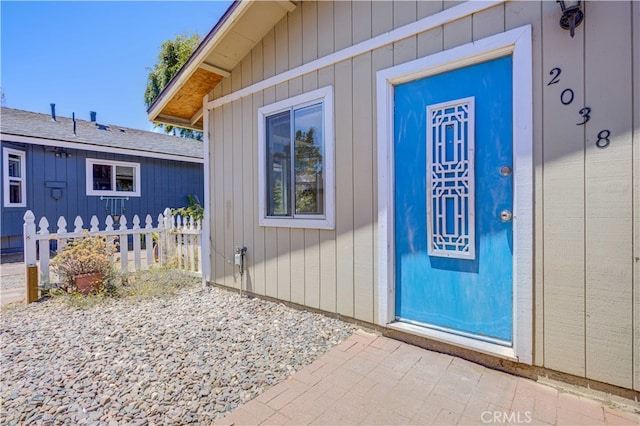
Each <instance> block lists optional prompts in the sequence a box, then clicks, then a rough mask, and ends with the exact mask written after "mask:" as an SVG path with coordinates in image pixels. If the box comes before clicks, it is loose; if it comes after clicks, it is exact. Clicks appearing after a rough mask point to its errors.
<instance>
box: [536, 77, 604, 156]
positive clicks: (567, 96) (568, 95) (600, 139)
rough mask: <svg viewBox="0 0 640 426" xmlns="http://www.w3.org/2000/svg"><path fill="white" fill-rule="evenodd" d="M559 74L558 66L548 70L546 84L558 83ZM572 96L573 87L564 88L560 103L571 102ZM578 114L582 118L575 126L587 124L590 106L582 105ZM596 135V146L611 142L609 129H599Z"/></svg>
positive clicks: (567, 103) (589, 116)
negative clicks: (548, 76)
mask: <svg viewBox="0 0 640 426" xmlns="http://www.w3.org/2000/svg"><path fill="white" fill-rule="evenodd" d="M560 74H562V69H560V68H559V67H555V68H552V69H551V71H549V75H550V76H551V80H549V82H548V83H547V86H551V85H554V84H558V83H559V82H560ZM574 97H575V96H574V92H573V89H571V88H566V89H564V90H563V91H562V92H561V93H560V103H561V104H562V105H566V106H568V105H571V104H572V103H573V99H574ZM578 116H579V117H580V118H581V119H582V121H580V122H579V123H576V126H582V125H584V124H587V122H588V121H589V120H591V107H588V106H584V107H582V108H581V109H580V110H579V111H578ZM596 136H597V139H596V143H595V145H596V147H598V148H606V147H608V146H609V144H610V143H611V142H610V140H609V139H610V138H611V131H610V130H608V129H602V130H600V131H599V132H598V134H597V135H596Z"/></svg>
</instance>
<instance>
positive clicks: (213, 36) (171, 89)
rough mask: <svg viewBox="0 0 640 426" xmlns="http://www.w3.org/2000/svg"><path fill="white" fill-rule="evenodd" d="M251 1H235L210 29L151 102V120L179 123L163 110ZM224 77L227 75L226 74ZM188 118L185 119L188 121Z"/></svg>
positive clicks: (177, 119) (148, 111) (178, 119)
mask: <svg viewBox="0 0 640 426" xmlns="http://www.w3.org/2000/svg"><path fill="white" fill-rule="evenodd" d="M250 5H251V2H249V1H241V0H236V1H234V2H233V3H232V4H231V6H229V8H228V9H227V11H226V12H225V14H224V15H223V16H222V18H220V20H219V21H218V23H217V24H216V25H215V26H214V27H213V28H212V29H211V31H209V34H207V36H206V37H205V39H204V40H203V41H202V42H201V43H200V45H199V46H198V47H197V48H196V50H195V52H193V54H192V55H191V56H190V57H189V59H188V60H187V62H186V64H185V65H184V66H183V67H182V68H181V69H180V71H178V73H177V74H176V75H175V76H174V77H173V78H172V79H171V81H170V82H169V84H168V85H167V86H166V87H165V88H164V89H163V90H162V91H161V92H160V94H159V95H158V97H157V98H156V100H155V101H154V102H153V104H151V106H150V107H149V109H148V110H147V115H148V117H149V121H153V122H161V123H163V124H170V125H177V124H176V123H168V122H165V121H164V120H168V119H169V118H170V117H169V116H166V115H164V116H163V115H161V112H162V110H163V109H164V108H165V107H166V106H167V104H168V103H169V101H170V100H171V99H172V98H173V97H174V96H175V95H176V94H177V93H178V91H179V90H180V88H181V87H182V86H183V85H184V84H185V82H186V81H187V80H188V79H189V77H190V76H191V75H192V74H193V73H194V72H195V71H196V70H197V69H198V68H200V66H201V65H202V63H203V62H204V61H205V59H206V58H207V56H209V55H210V54H211V52H212V51H213V50H214V49H215V47H216V46H217V45H218V43H219V42H220V40H222V38H224V36H225V35H226V34H227V33H228V32H229V30H230V29H231V28H232V27H233V23H234V22H235V21H237V20H238V19H239V18H240V17H241V16H242V15H243V14H244V12H245V11H246V10H247V9H248V8H249V6H250ZM222 77H225V76H224V75H223V76H222ZM171 119H173V120H172V121H176V122H177V121H182V120H184V119H180V118H177V117H171ZM187 121H188V120H185V122H187ZM181 126H182V125H181ZM189 128H192V129H194V130H202V128H194V126H193V124H191V125H190V127H189Z"/></svg>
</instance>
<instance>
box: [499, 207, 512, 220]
mask: <svg viewBox="0 0 640 426" xmlns="http://www.w3.org/2000/svg"><path fill="white" fill-rule="evenodd" d="M511 219H513V213H511V210H502V211H501V212H500V220H502V221H503V222H509V221H510V220H511Z"/></svg>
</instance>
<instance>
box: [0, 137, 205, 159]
mask: <svg viewBox="0 0 640 426" xmlns="http://www.w3.org/2000/svg"><path fill="white" fill-rule="evenodd" d="M0 140H2V142H3V143H11V142H16V143H26V144H29V145H44V146H53V147H58V148H69V149H77V150H81V151H94V152H106V153H110V154H122V155H132V156H136V157H144V158H158V159H161V160H175V161H183V162H185V163H199V164H204V158H195V157H185V156H181V155H174V154H163V153H161V152H153V151H137V150H133V149H126V148H116V147H112V146H104V145H91V144H86V143H77V142H66V141H60V140H55V139H46V138H37V137H33V136H20V135H12V134H7V133H0Z"/></svg>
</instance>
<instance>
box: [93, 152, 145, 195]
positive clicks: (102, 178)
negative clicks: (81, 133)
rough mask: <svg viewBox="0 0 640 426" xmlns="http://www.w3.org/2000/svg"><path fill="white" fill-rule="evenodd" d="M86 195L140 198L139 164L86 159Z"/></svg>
mask: <svg viewBox="0 0 640 426" xmlns="http://www.w3.org/2000/svg"><path fill="white" fill-rule="evenodd" d="M87 195H126V196H133V197H139V196H140V164H139V163H127V162H123V161H110V160H100V159H97V158H87Z"/></svg>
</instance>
